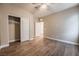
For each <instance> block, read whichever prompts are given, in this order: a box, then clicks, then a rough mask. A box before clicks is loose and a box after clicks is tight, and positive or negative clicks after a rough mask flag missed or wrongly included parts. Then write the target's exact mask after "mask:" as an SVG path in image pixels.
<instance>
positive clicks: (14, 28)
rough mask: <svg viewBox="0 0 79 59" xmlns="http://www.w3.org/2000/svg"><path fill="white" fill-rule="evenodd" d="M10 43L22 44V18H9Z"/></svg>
mask: <svg viewBox="0 0 79 59" xmlns="http://www.w3.org/2000/svg"><path fill="white" fill-rule="evenodd" d="M8 19H9V32H10V33H9V36H10V38H9V39H10V42H16V41H19V42H20V39H21V37H20V34H21V33H20V17H15V16H10V15H9V16H8Z"/></svg>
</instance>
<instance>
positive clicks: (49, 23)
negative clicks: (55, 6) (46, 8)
mask: <svg viewBox="0 0 79 59" xmlns="http://www.w3.org/2000/svg"><path fill="white" fill-rule="evenodd" d="M43 19H44V35H45V37H50V38H55V39H59V40H64V41H70V42H78V20H79V9H78V7H73V8H69V9H67V10H64V11H61V12H58V13H55V14H52V15H49V16H46V17H43Z"/></svg>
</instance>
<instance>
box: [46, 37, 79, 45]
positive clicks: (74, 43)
mask: <svg viewBox="0 0 79 59" xmlns="http://www.w3.org/2000/svg"><path fill="white" fill-rule="evenodd" d="M45 38H47V39H51V40H56V41H60V42H64V43H68V44H73V45H79V44H78V43H76V42H70V41H66V40H61V39H55V38H51V37H45Z"/></svg>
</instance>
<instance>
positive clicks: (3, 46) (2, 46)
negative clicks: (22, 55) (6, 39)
mask: <svg viewBox="0 0 79 59" xmlns="http://www.w3.org/2000/svg"><path fill="white" fill-rule="evenodd" d="M8 46H9V44H5V45H1V46H0V49H2V48H5V47H8Z"/></svg>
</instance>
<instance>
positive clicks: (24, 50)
mask: <svg viewBox="0 0 79 59" xmlns="http://www.w3.org/2000/svg"><path fill="white" fill-rule="evenodd" d="M78 55H79V46H75V45H70V44H66V43H62V42H58V41H54V40H50V39H42V38H36V39H34V40H31V41H27V42H22V43H19V42H15V43H11V44H10V46H9V47H7V48H3V49H1V50H0V56H78Z"/></svg>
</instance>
